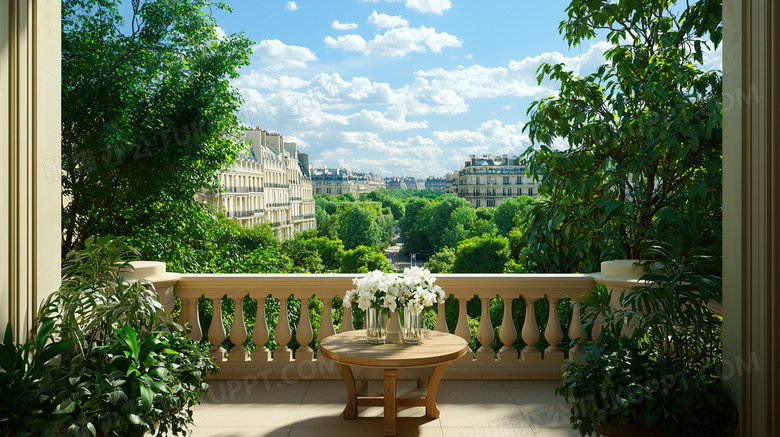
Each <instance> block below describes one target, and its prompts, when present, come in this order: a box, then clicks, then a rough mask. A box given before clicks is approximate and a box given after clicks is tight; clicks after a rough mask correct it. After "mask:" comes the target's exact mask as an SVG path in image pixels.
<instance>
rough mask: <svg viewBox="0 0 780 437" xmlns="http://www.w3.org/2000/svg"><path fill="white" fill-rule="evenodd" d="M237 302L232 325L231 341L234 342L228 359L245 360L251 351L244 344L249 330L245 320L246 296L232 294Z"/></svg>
mask: <svg viewBox="0 0 780 437" xmlns="http://www.w3.org/2000/svg"><path fill="white" fill-rule="evenodd" d="M231 299H233V302H235V308H236V312H235V314H234V315H233V324H232V325H230V341H231V342H233V349H230V353H229V354H228V361H238V362H244V361H247V360H248V358H249V353H248V352H247V350H246V346H244V342H246V337H247V331H246V323H245V322H244V296H238V295H235V296H232V297H231Z"/></svg>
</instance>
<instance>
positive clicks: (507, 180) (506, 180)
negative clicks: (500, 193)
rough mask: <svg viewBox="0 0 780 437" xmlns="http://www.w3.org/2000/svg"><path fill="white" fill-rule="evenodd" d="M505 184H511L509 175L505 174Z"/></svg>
mask: <svg viewBox="0 0 780 437" xmlns="http://www.w3.org/2000/svg"><path fill="white" fill-rule="evenodd" d="M504 185H509V176H504Z"/></svg>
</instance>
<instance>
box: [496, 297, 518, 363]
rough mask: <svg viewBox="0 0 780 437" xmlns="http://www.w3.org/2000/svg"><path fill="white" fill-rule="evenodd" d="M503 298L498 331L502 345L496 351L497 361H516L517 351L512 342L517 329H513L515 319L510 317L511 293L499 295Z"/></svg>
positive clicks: (515, 337)
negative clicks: (502, 318)
mask: <svg viewBox="0 0 780 437" xmlns="http://www.w3.org/2000/svg"><path fill="white" fill-rule="evenodd" d="M501 297H502V298H503V299H504V320H503V321H502V322H501V329H500V330H499V331H498V338H500V339H501V343H503V344H504V347H502V348H501V350H499V351H498V360H499V361H509V362H513V361H517V351H516V350H515V348H514V347H512V345H513V344H515V340H517V329H515V321H514V320H513V319H512V297H513V296H512V295H506V294H504V295H501Z"/></svg>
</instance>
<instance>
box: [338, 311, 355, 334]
mask: <svg viewBox="0 0 780 437" xmlns="http://www.w3.org/2000/svg"><path fill="white" fill-rule="evenodd" d="M354 330H355V327H354V326H352V308H344V314H343V316H342V317H341V329H340V330H339V332H347V331H354Z"/></svg>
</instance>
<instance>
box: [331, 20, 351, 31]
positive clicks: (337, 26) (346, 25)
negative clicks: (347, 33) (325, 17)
mask: <svg viewBox="0 0 780 437" xmlns="http://www.w3.org/2000/svg"><path fill="white" fill-rule="evenodd" d="M330 27H332V28H334V29H336V30H352V29H357V27H358V25H357V24H356V23H339V20H333V22H332V23H330Z"/></svg>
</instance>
